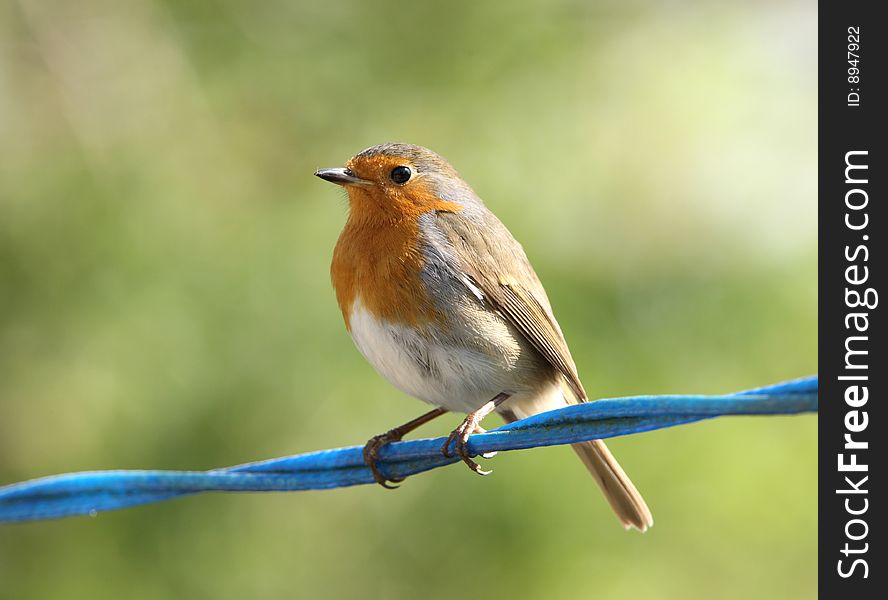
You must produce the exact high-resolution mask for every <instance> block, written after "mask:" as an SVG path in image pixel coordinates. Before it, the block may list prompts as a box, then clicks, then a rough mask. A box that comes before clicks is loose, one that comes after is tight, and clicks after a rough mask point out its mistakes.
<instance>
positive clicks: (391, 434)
mask: <svg viewBox="0 0 888 600" xmlns="http://www.w3.org/2000/svg"><path fill="white" fill-rule="evenodd" d="M401 437H402V434H401V433H400V432H397V431H394V430H392V431H386V432H385V433H382V434H380V435H376V436H373V437H372V438H370V440H369V441H368V442H367V443H366V444H364V452H363V454H364V464H366V465H367V467H369V468H370V472H371V473H372V474H373V479H374V480H375V481H376V483H378V484H379V485H381V486H382V487H384V488H385V489H387V490H396V489H398V487H400V486H397V485H391V484H389V481H391V482H392V483H400V482H402V481H404V479H403V478H401V477H386V476H385V475H383V473H382V471H380V470H379V467H378V466H377V464H376V463H377V462H378V461H379V450H380V448H382V447H383V446H385V445H386V444H390V443H392V442H399V441H401Z"/></svg>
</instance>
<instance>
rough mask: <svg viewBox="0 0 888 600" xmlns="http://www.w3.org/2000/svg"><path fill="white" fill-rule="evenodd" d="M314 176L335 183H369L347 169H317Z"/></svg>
mask: <svg viewBox="0 0 888 600" xmlns="http://www.w3.org/2000/svg"><path fill="white" fill-rule="evenodd" d="M315 176H316V177H320V178H321V179H323V180H324V181H329V182H330V183H335V184H336V185H370V184H371V182H370V181H367V180H366V179H361V178H360V177H357V176H356V175H355V174H354V173H352V172H351V171H349V170H348V169H318V170H317V171H315Z"/></svg>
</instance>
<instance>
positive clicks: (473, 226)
mask: <svg viewBox="0 0 888 600" xmlns="http://www.w3.org/2000/svg"><path fill="white" fill-rule="evenodd" d="M469 210H470V211H471V213H472V214H471V215H464V214H463V213H462V212H459V213H450V212H438V213H434V217H433V218H434V221H433V223H432V224H433V226H434V227H435V228H436V229H437V230H438V231H439V232H440V233H441V234H443V235H442V237H443V238H444V240H446V243H447V245H448V246H449V248H447V249H446V250H449V252H446V250H445V249H439V250H441V251H445V252H446V253H447V254H449V255H451V256H455V257H456V259H457V262H458V265H457V268H458V269H460V271H461V275H465V276H467V277H469V278H470V280H471V281H469V282H464V283H466V285H467V287H468V288H469V289H470V291H471V292H472V293H475V294H476V295H477V293H476V290H480V291H481V293H482V294H483V297H484V301H485V302H488V303H490V304H491V306H492V307H493V308H495V309H496V310H498V311H500V313H501V314H502V315H503V316H504V317H505V318H506V319H507V320H508V321H509V322H511V323H512V325H513V326H514V327H515V328H516V329H518V331H520V332H521V334H522V335H524V336H525V337H526V338H527V340H528V341H529V342H530V343H531V345H532V346H533V347H534V348H535V349H536V350H537V351H538V352H539V353H540V354H541V355H542V356H543V358H545V359H546V361H547V362H548V363H549V364H551V365H552V366H553V367H554V368H556V369H557V370H558V371H559V372H560V373H561V374H562V375H563V376H564V378H565V380H566V381H567V384H568V386H569V387H570V388H571V390H572V391H573V393H574V395H575V396H576V398H577V400H579V401H580V402H582V401H585V400H586V391H585V390H584V389H583V385H582V384H581V383H580V378H579V376H578V375H577V367H576V364H575V363H574V360H573V357H571V355H570V350H569V349H568V347H567V342H565V340H564V335H563V334H562V333H561V328H560V327H559V326H558V322H557V321H556V320H555V317H554V316H553V314H552V308H551V305H550V304H549V299H548V297H547V296H546V292H545V290H544V289H543V286H542V284H541V283H540V280H539V278H538V277H537V275H536V273H535V272H534V270H533V267H532V266H531V265H530V261H528V260H527V256H526V255H525V253H524V249H523V248H522V247H521V244H519V243H518V241H517V240H515V238H514V237H512V234H511V233H510V232H509V230H508V229H506V227H505V225H503V224H502V223H501V222H500V220H499V219H497V218H496V216H494V215H493V213H491V212H490V211H488V210H487V209H486V208H484V207H482V206H477V207H472V208H471V209H469ZM469 218H470V219H471V220H469ZM433 238H438V239H437V240H434V241H433V243H435V242H437V243H441V242H442V241H443V240H441V239H440V238H439V236H433ZM472 288H475V289H472Z"/></svg>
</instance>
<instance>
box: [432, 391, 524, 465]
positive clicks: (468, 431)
mask: <svg viewBox="0 0 888 600" xmlns="http://www.w3.org/2000/svg"><path fill="white" fill-rule="evenodd" d="M509 396H510V394H507V393H505V392H501V393H499V394H497V395H496V396H495V397H494V398H493V400H491V401H490V402H487V403H485V404H484V405H483V406H482V407H481V408H479V409H478V410H476V411H473V412H470V413H469V414H468V415H466V418H465V420H463V422H462V423H460V425H459V427H457V428H456V429H454V430H453V431H452V432H451V433H450V436H449V437H448V438H447V441H446V442H444V445H443V446H442V447H441V454H443V455H444V456H446V457H448V458H449V457H450V444H451V443H452V442H454V441H456V447H455V448H454V449H455V450H456V453H457V454H458V455H459V457H460V458H461V459H462V460H463V462H464V463H466V464H467V465H468V466H469V468H470V469H472V470H473V471H474V472H475V473H478V475H490V473H491V471H485V470H483V469H482V468H481V467H480V466H479V465H478V463H476V462H475V461H474V460H472V457H471V456H469V447H468V442H469V436H470V435H472V434H473V433H476V432H477V430H478V429H481V425H480V423H481V420H482V419H484V417H486V416H487V415H489V414H490V413H492V412H493V411H494V410H495V409H496V407H497V406H499V405H500V404H502V403H503V402H505V401H506V400H508V399H509ZM481 431H484V430H483V429H481ZM485 458H486V457H485Z"/></svg>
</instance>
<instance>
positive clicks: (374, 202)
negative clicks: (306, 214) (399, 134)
mask: <svg viewBox="0 0 888 600" xmlns="http://www.w3.org/2000/svg"><path fill="white" fill-rule="evenodd" d="M315 175H317V176H318V177H320V178H321V179H324V180H326V181H329V182H331V183H335V184H337V185H341V186H343V187H344V188H345V189H346V191H347V192H348V199H349V203H350V205H351V209H352V211H353V212H354V211H359V212H361V213H370V214H373V215H375V216H378V217H385V218H400V217H403V216H405V215H419V214H422V213H425V212H428V211H430V210H449V211H458V210H460V209H462V208H463V207H464V206H465V204H466V203H469V202H480V201H479V200H478V199H477V196H475V193H474V192H473V191H472V189H471V188H470V187H469V186H468V184H466V182H464V181H463V180H462V178H461V177H460V176H459V174H458V173H457V172H456V170H455V169H454V168H453V167H451V166H450V164H449V163H448V162H447V161H446V160H444V159H443V158H441V157H440V156H438V155H437V154H435V153H434V152H432V151H431V150H429V149H427V148H423V147H422V146H414V145H412V144H398V143H387V144H379V145H378V146H372V147H370V148H367V149H366V150H363V151H361V152H359V153H358V154H356V155H355V156H354V157H353V158H352V159H351V160H349V161H348V162H347V163H346V164H345V167H344V168H333V169H319V170H318V171H316V172H315ZM367 216H369V214H368V215H367Z"/></svg>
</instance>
